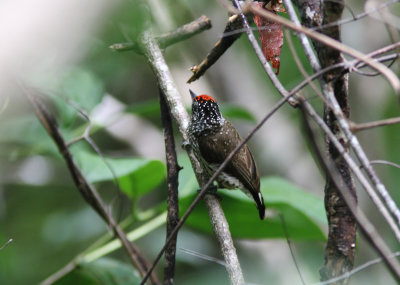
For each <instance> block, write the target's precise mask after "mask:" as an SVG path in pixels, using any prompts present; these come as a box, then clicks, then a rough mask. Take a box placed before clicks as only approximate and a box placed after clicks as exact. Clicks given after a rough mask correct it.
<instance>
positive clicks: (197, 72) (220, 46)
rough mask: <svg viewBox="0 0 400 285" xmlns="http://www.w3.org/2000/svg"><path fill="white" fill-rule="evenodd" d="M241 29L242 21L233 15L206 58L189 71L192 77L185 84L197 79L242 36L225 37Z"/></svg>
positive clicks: (231, 35) (236, 34)
mask: <svg viewBox="0 0 400 285" xmlns="http://www.w3.org/2000/svg"><path fill="white" fill-rule="evenodd" d="M241 27H242V19H241V18H240V17H238V15H233V16H231V17H230V18H229V19H228V22H227V23H226V26H225V30H224V35H223V36H222V38H221V39H219V40H218V41H217V43H216V44H215V45H214V47H213V48H212V49H211V50H210V52H209V53H208V54H207V56H206V57H205V58H204V59H203V60H202V62H201V63H200V64H199V65H195V66H192V67H191V68H190V71H192V72H193V75H192V76H191V77H190V78H189V80H188V81H187V83H192V82H193V81H195V80H197V79H199V78H200V77H201V76H202V75H203V74H204V73H205V72H206V71H207V69H209V68H210V67H211V66H212V65H213V64H214V63H215V62H216V61H217V60H218V59H219V58H220V57H221V56H222V55H223V54H224V53H225V51H226V50H227V49H228V48H229V47H230V46H231V45H232V44H233V43H234V42H235V41H236V40H237V39H238V38H240V36H241V35H242V33H234V34H230V35H227V34H228V33H230V32H232V31H236V30H238V29H239V28H241Z"/></svg>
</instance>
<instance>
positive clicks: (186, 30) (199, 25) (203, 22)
mask: <svg viewBox="0 0 400 285" xmlns="http://www.w3.org/2000/svg"><path fill="white" fill-rule="evenodd" d="M208 29H211V20H210V19H209V18H207V17H206V16H204V15H203V16H201V17H200V18H198V19H196V20H194V21H192V22H190V23H188V24H186V25H183V26H182V27H179V28H178V29H176V30H174V31H171V32H168V33H165V34H162V35H160V36H158V37H155V39H156V40H157V42H158V44H159V45H160V48H161V49H164V48H167V47H168V46H170V45H173V44H175V43H177V42H180V41H183V40H186V39H188V38H190V37H193V36H195V35H197V34H198V33H200V32H202V31H204V30H208ZM109 48H110V49H111V50H113V51H127V50H134V51H136V52H138V53H141V52H142V51H141V50H140V45H138V43H136V42H133V43H117V44H112V45H110V46H109Z"/></svg>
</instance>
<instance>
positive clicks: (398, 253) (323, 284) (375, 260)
mask: <svg viewBox="0 0 400 285" xmlns="http://www.w3.org/2000/svg"><path fill="white" fill-rule="evenodd" d="M397 256H400V251H398V252H395V253H393V254H391V255H390V256H389V258H395V257H397ZM382 261H383V259H382V258H376V259H373V260H370V261H368V262H366V263H364V264H362V265H360V266H358V267H356V268H354V269H353V270H351V271H349V272H346V273H345V274H343V275H341V276H338V277H335V278H332V279H329V280H326V281H324V282H318V283H313V284H311V285H329V284H332V283H335V282H337V281H340V280H343V279H346V278H350V277H351V276H352V275H354V274H356V273H358V272H360V271H362V270H364V269H366V268H368V267H370V266H372V265H375V264H378V263H381V262H382Z"/></svg>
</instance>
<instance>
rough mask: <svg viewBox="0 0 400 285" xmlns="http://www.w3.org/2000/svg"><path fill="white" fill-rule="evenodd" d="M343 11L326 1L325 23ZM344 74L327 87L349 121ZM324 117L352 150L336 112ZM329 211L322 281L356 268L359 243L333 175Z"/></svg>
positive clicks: (344, 168)
mask: <svg viewBox="0 0 400 285" xmlns="http://www.w3.org/2000/svg"><path fill="white" fill-rule="evenodd" d="M343 8H344V5H343V2H341V1H338V2H331V1H327V2H325V3H324V10H323V13H324V19H323V24H329V23H331V22H335V21H337V20H339V19H340V18H341V15H342V12H343ZM323 33H324V34H326V35H327V36H330V37H331V38H333V39H336V40H340V26H332V27H330V28H327V29H324V30H323ZM316 50H317V53H318V57H319V60H320V63H321V65H322V67H327V66H330V65H333V64H336V63H341V62H343V56H342V54H341V53H340V52H339V51H338V50H336V49H332V48H329V47H320V48H317V47H316ZM341 72H342V69H336V70H332V71H330V72H327V73H326V74H325V75H324V77H323V79H324V80H325V82H327V84H326V85H325V88H327V89H328V90H329V91H328V92H333V94H334V97H335V98H336V100H337V102H338V103H339V106H340V108H341V111H342V113H343V115H344V116H345V118H349V117H350V106H349V103H348V75H347V74H346V75H340V74H341ZM335 78H336V80H335ZM324 114H325V115H324V120H325V122H326V123H327V125H328V126H329V128H330V129H331V130H332V132H333V133H334V135H335V136H336V137H337V138H338V140H339V141H340V142H341V143H342V145H343V146H344V147H345V150H346V152H348V151H349V148H348V146H346V141H345V139H344V137H345V135H344V134H343V131H342V130H341V129H340V128H338V122H337V117H336V116H335V114H334V112H333V110H331V109H330V108H329V107H328V106H326V105H325V112H324ZM326 142H327V147H328V153H329V154H328V155H329V156H330V159H331V160H332V161H334V162H335V164H336V168H337V170H338V173H339V174H340V175H341V176H342V179H343V182H344V183H345V184H346V188H347V190H348V191H349V194H350V195H351V196H352V198H354V201H355V203H357V194H356V189H355V186H354V181H353V178H352V176H351V173H350V169H349V167H348V165H347V163H346V162H345V160H344V159H343V156H342V155H341V154H340V153H339V152H338V151H337V149H336V147H335V146H334V145H333V144H332V143H331V142H330V140H329V139H328V138H326ZM325 208H326V212H327V216H328V223H329V234H328V242H327V245H326V249H325V264H324V266H323V267H322V268H321V270H320V275H321V279H322V280H327V279H330V278H332V277H335V276H339V275H342V274H343V273H345V272H348V271H350V270H352V269H353V266H354V255H355V243H356V228H357V226H356V221H355V219H354V217H353V215H352V213H351V211H350V209H349V208H348V207H347V205H346V203H345V201H344V200H343V197H342V196H341V194H340V192H339V190H338V188H337V186H336V184H335V183H334V182H333V181H332V177H331V176H329V175H327V177H326V185H325ZM348 280H349V279H343V280H341V281H340V282H338V284H347V283H348Z"/></svg>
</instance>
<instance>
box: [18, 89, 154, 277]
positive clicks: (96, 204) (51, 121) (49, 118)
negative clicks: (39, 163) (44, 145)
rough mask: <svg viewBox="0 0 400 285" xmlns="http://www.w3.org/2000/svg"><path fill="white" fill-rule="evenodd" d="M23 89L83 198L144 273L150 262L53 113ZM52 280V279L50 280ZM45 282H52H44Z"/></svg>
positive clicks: (28, 91)
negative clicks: (70, 146)
mask: <svg viewBox="0 0 400 285" xmlns="http://www.w3.org/2000/svg"><path fill="white" fill-rule="evenodd" d="M20 86H21V89H22V91H23V92H24V94H25V95H26V97H27V98H28V99H29V101H30V102H31V104H32V106H33V108H34V110H35V113H36V115H37V117H38V119H39V120H40V122H41V123H42V125H43V126H44V127H45V129H46V131H47V132H48V134H49V135H50V137H51V138H52V139H53V141H54V142H55V144H56V145H57V147H58V149H59V151H60V153H61V154H62V155H63V157H64V160H65V162H66V164H67V166H68V170H69V171H70V173H71V176H72V178H73V180H74V182H75V185H76V186H77V188H78V190H79V191H80V193H81V195H82V196H83V198H84V199H85V200H86V202H87V203H89V204H90V205H91V206H92V207H93V209H94V210H96V212H97V213H98V214H99V215H100V216H101V217H102V218H103V220H104V221H105V222H106V223H107V225H109V227H110V228H111V230H112V231H113V232H114V234H115V235H116V236H117V237H118V238H119V239H120V241H121V243H122V244H123V245H124V248H125V250H126V251H127V254H128V256H129V258H130V261H131V262H132V264H133V265H134V266H136V267H137V268H138V270H139V272H140V273H141V274H142V275H144V273H145V272H146V270H147V267H148V263H147V261H146V260H145V258H144V257H143V255H142V254H141V253H140V251H139V249H138V248H137V247H136V246H135V245H134V244H133V243H130V242H129V240H128V239H127V238H126V235H125V232H124V231H122V230H121V228H120V227H119V226H118V224H117V223H116V222H115V220H114V218H113V217H112V215H110V214H109V213H108V211H107V208H106V206H105V205H104V203H103V201H102V199H101V197H100V196H99V194H98V193H97V191H96V189H95V188H94V187H93V185H92V184H90V183H89V182H88V181H87V180H86V179H85V177H84V176H83V174H82V172H81V170H80V168H79V167H78V166H77V165H76V163H75V161H74V160H73V158H72V154H71V153H70V151H69V149H68V147H67V144H66V141H65V140H64V138H63V136H62V134H61V132H60V130H59V128H58V125H57V122H56V120H55V118H54V117H53V115H52V114H51V113H50V112H49V111H48V110H47V108H46V107H45V106H44V105H43V104H42V102H41V101H40V100H39V98H37V97H36V96H35V95H33V94H32V93H31V92H30V90H27V89H26V87H25V86H23V85H20ZM151 280H152V283H154V284H157V283H158V280H157V277H156V276H155V275H153V276H152V278H151ZM48 281H50V282H51V281H52V280H48ZM44 284H51V283H44Z"/></svg>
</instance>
